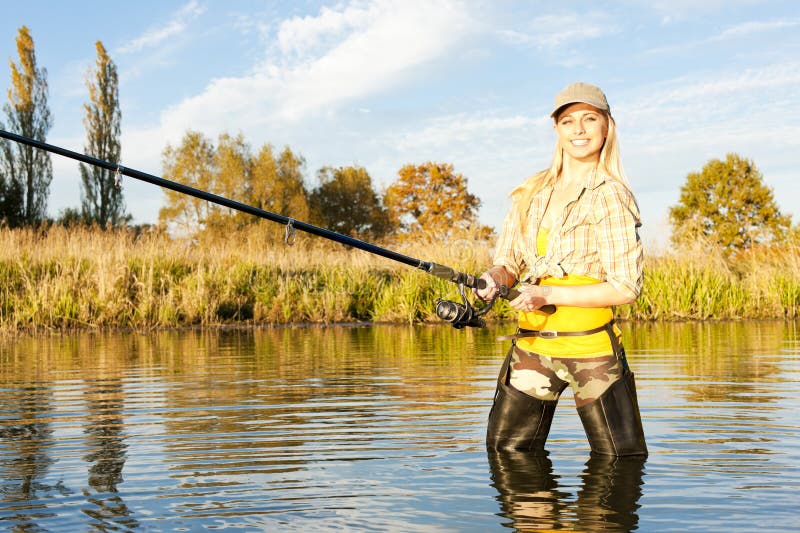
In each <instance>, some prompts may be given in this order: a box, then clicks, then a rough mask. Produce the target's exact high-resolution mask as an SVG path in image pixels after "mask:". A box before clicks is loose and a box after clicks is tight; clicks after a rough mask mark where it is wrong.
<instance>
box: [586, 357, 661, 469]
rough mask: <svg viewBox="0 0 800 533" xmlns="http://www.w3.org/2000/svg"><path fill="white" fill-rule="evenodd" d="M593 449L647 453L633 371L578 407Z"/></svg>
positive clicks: (634, 453) (609, 451)
mask: <svg viewBox="0 0 800 533" xmlns="http://www.w3.org/2000/svg"><path fill="white" fill-rule="evenodd" d="M578 415H580V417H581V422H582V423H583V429H584V430H585V431H586V436H587V437H588V439H589V446H591V448H592V453H597V454H601V455H617V456H624V455H647V445H646V444H645V441H644V430H643V429H642V418H641V416H640V415H639V404H638V402H637V400H636V383H635V381H634V379H633V372H630V371H627V372H625V374H624V375H623V377H622V378H621V379H620V380H619V381H617V382H616V383H614V384H613V385H611V387H609V389H608V390H607V391H605V392H604V393H603V394H602V395H601V396H600V397H599V398H598V399H596V400H595V401H593V402H592V403H590V404H587V405H584V406H583V407H578Z"/></svg>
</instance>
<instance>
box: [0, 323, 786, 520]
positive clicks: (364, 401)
mask: <svg viewBox="0 0 800 533" xmlns="http://www.w3.org/2000/svg"><path fill="white" fill-rule="evenodd" d="M509 329H513V327H512V326H510V325H505V326H497V327H491V328H489V329H486V330H467V331H464V330H460V331H457V330H454V329H452V328H450V327H449V326H445V325H441V326H386V325H378V326H364V327H350V326H341V327H339V326H336V327H306V328H300V327H297V328H276V329H262V330H255V331H252V330H250V331H235V330H234V331H215V332H198V331H171V332H155V333H135V332H130V333H95V334H78V335H69V336H61V337H53V338H44V339H42V338H39V339H29V338H24V339H17V340H14V341H5V342H2V343H0V530H14V531H92V530H94V531H128V530H137V531H199V530H216V529H233V530H237V531H309V530H316V531H327V530H339V531H341V530H345V531H403V532H405V531H505V530H508V529H511V530H514V529H516V530H519V531H538V530H554V529H559V530H560V529H567V530H578V531H600V530H603V531H631V530H637V529H638V530H641V531H726V532H730V531H754V530H761V529H769V530H771V531H797V530H798V529H800V520H798V517H797V509H798V508H800V429H798V428H799V427H800V324H798V323H795V322H736V323H687V324H623V330H624V333H625V339H626V350H627V353H628V359H629V361H630V364H631V367H632V369H633V370H634V372H635V373H636V380H637V387H638V389H639V404H640V408H641V410H642V416H643V420H644V427H645V432H646V434H647V438H648V445H649V449H650V457H649V458H648V459H647V461H646V462H642V461H637V460H618V461H608V460H597V459H591V460H590V457H589V453H588V445H587V443H586V438H585V435H584V433H583V430H582V428H581V425H580V421H579V419H578V416H577V414H576V412H575V409H574V404H573V400H572V398H571V393H570V392H569V391H567V392H565V396H564V398H563V399H562V401H561V404H560V405H559V409H558V412H557V413H556V418H555V421H554V423H553V428H552V431H551V436H550V440H549V445H548V448H549V450H550V452H551V453H550V456H549V457H548V458H544V459H543V458H532V457H529V456H526V455H525V454H501V455H499V456H498V455H491V456H490V455H487V452H486V450H485V447H484V445H483V438H484V430H485V420H486V416H487V413H488V410H489V407H490V403H491V397H492V394H493V392H494V386H495V379H496V374H497V371H498V368H499V365H500V363H501V361H502V358H503V354H504V351H505V350H506V349H507V346H508V344H507V343H500V342H497V341H496V340H495V337H496V336H497V335H499V334H502V333H507V332H508V331H509Z"/></svg>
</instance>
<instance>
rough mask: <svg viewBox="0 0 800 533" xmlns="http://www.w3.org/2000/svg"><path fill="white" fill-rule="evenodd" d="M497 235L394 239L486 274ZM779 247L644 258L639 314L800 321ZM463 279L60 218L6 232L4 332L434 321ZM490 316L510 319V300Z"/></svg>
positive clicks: (790, 254)
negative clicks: (439, 302) (90, 226)
mask: <svg viewBox="0 0 800 533" xmlns="http://www.w3.org/2000/svg"><path fill="white" fill-rule="evenodd" d="M491 245H492V243H485V242H477V241H471V240H469V239H468V238H467V239H455V240H453V241H451V242H450V243H447V244H442V243H441V242H437V241H435V240H429V241H425V242H416V243H411V242H405V243H402V244H398V245H395V247H392V245H389V247H390V248H392V249H394V250H397V251H399V252H401V253H404V254H407V255H410V256H412V257H418V258H420V259H423V260H426V261H436V262H439V263H442V264H445V265H448V266H451V267H454V268H456V269H458V270H461V271H464V272H471V273H480V272H481V271H482V270H483V269H485V268H486V266H487V265H489V263H490V262H491V257H490V255H489V253H490V248H491ZM798 250H799V248H798V247H797V246H789V245H786V246H783V247H781V248H777V247H771V248H762V249H759V250H754V251H751V252H749V253H748V254H742V255H740V256H738V257H737V258H735V259H734V260H730V259H723V256H722V254H720V253H717V252H714V251H713V250H712V251H711V252H709V250H708V248H705V249H703V250H701V251H697V252H686V253H683V254H678V253H670V254H666V255H661V256H658V257H648V258H647V262H646V268H645V276H646V281H645V286H644V290H643V293H642V295H641V297H640V298H639V299H638V300H637V301H636V302H635V303H634V304H632V305H627V306H621V307H620V308H618V309H617V315H618V316H619V317H620V318H622V319H630V320H687V319H690V320H706V319H767V318H796V317H797V316H798V306H800V252H798ZM439 297H444V298H449V299H455V300H458V299H459V296H458V291H457V287H456V286H455V285H453V284H451V283H448V282H446V281H443V280H439V279H437V278H434V277H432V276H430V275H427V274H425V273H424V272H422V271H419V270H416V269H414V268H412V267H408V266H405V265H402V264H399V263H394V262H392V261H390V260H388V259H384V258H381V257H377V256H374V255H371V254H368V253H366V252H363V251H360V250H352V249H348V248H345V247H343V246H341V245H339V244H336V243H330V242H328V241H324V240H322V239H318V238H314V237H311V236H298V242H297V243H296V244H295V246H292V247H289V246H287V245H286V244H284V243H283V242H281V241H272V240H270V238H269V233H268V232H261V233H259V232H257V231H255V230H251V231H250V232H248V233H242V234H240V235H234V236H227V238H225V239H219V240H213V239H206V240H205V241H203V242H200V243H187V242H185V241H178V240H171V239H169V238H167V237H166V236H164V235H158V234H156V235H146V236H141V237H135V236H133V235H132V234H130V233H128V232H124V231H121V232H114V233H108V232H100V231H92V230H86V229H71V230H67V229H63V228H52V229H50V230H48V231H47V232H37V231H33V230H8V229H2V230H0V332H2V333H4V334H13V333H16V332H43V331H53V330H55V331H62V330H69V329H75V328H81V329H85V328H98V329H105V328H135V329H153V328H172V327H184V326H204V327H213V326H219V325H230V324H237V325H260V324H284V323H307V322H321V323H332V322H365V321H376V322H406V323H418V322H427V321H434V320H436V317H435V314H434V308H435V300H436V298H439ZM488 318H490V319H494V320H511V319H513V318H514V312H513V310H512V309H511V308H510V307H509V306H508V304H507V303H506V302H500V303H499V304H498V305H497V308H496V309H494V310H493V311H492V312H491V313H490V314H489V315H488Z"/></svg>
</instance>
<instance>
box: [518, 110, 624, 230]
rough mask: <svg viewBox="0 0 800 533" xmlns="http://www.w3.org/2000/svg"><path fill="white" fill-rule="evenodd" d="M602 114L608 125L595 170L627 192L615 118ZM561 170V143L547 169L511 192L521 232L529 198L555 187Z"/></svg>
mask: <svg viewBox="0 0 800 533" xmlns="http://www.w3.org/2000/svg"><path fill="white" fill-rule="evenodd" d="M601 112H602V113H603V115H604V116H605V117H606V121H607V122H608V133H607V134H606V140H605V143H603V148H601V150H600V158H599V160H598V162H597V170H598V171H599V172H602V173H603V174H605V175H606V176H608V177H609V178H611V179H612V180H614V181H617V182H619V183H621V184H622V185H624V186H625V188H626V189H630V184H629V183H628V178H627V177H626V176H625V171H624V170H623V169H622V161H621V160H620V155H619V140H618V139H617V126H616V122H614V118H613V117H612V116H611V115H610V114H608V113H606V112H605V111H601ZM563 168H564V149H563V148H562V147H561V143H560V142H556V149H555V152H554V154H553V161H552V163H551V164H550V168H548V169H545V170H542V171H540V172H537V173H536V174H534V175H533V176H531V177H530V178H528V179H526V180H525V181H524V182H522V184H521V185H519V186H518V187H517V188H516V189H514V190H513V191H511V202H512V205H513V206H514V207H515V208H516V210H517V213H518V214H519V217H520V218H519V227H520V228H521V230H522V231H523V232H524V231H525V222H526V221H527V219H528V212H529V211H530V207H531V199H532V198H533V196H534V195H535V194H536V193H537V192H539V191H541V190H542V189H544V188H545V187H549V186H552V185H553V184H555V181H556V179H558V176H559V175H560V174H561V171H562V170H563Z"/></svg>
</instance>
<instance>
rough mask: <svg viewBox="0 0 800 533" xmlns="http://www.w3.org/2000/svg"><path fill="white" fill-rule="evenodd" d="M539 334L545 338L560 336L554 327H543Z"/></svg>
mask: <svg viewBox="0 0 800 533" xmlns="http://www.w3.org/2000/svg"><path fill="white" fill-rule="evenodd" d="M539 336H540V337H542V338H543V339H555V338H556V337H558V332H557V331H554V330H552V329H543V330H540V331H539Z"/></svg>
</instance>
